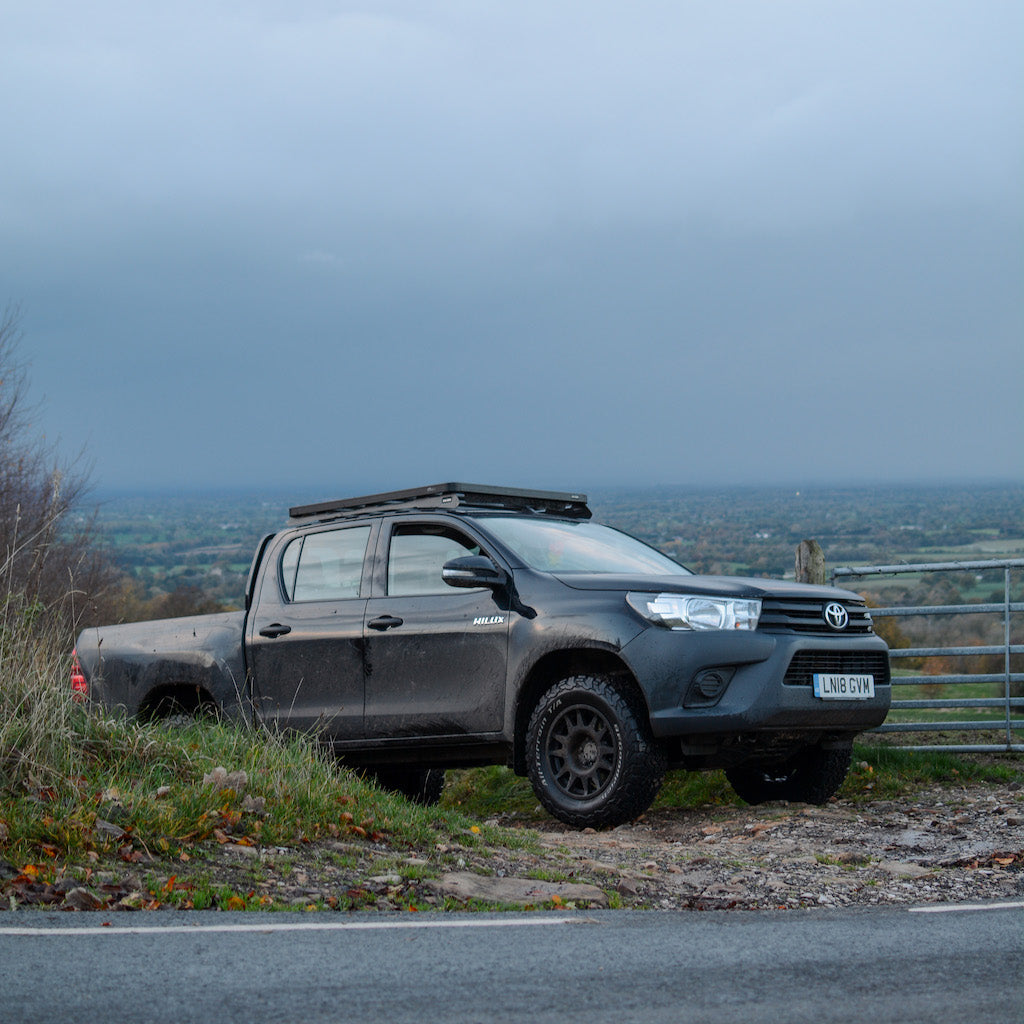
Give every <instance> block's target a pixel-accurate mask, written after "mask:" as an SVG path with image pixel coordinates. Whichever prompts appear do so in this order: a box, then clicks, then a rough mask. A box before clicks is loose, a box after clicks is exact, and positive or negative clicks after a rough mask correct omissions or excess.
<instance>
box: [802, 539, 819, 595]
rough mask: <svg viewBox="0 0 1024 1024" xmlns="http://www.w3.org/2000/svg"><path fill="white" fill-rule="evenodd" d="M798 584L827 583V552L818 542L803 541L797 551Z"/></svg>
mask: <svg viewBox="0 0 1024 1024" xmlns="http://www.w3.org/2000/svg"><path fill="white" fill-rule="evenodd" d="M796 581H797V583H819V584H823V583H824V582H825V552H824V551H822V550H821V545H820V544H819V543H818V542H817V541H816V540H802V541H800V546H799V547H798V548H797V549H796Z"/></svg>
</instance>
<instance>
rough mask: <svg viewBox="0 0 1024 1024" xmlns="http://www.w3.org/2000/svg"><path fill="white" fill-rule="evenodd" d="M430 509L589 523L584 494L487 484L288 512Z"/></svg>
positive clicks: (330, 515) (336, 514) (435, 487)
mask: <svg viewBox="0 0 1024 1024" xmlns="http://www.w3.org/2000/svg"><path fill="white" fill-rule="evenodd" d="M403 508H410V509H417V508H422V509H430V508H445V509H451V508H481V509H495V510H501V509H505V510H508V511H516V512H534V513H546V514H548V515H558V516H562V517H564V518H568V519H589V518H590V515H591V513H590V509H589V507H588V506H587V496H586V495H585V494H575V493H570V492H567V491H529V490H521V489H519V488H515V487H491V486H488V485H487V484H461V483H447V484H429V485H427V486H426V487H412V488H409V489H408V490H405V491H386V492H385V493H383V494H367V495H363V496H362V497H359V498H340V499H338V500H337V501H321V502H317V503H316V504H314V505H296V506H295V507H294V508H291V509H289V510H288V514H289V515H290V516H291V517H292V519H321V520H325V519H335V518H340V517H344V516H350V515H356V514H361V513H366V512H371V511H382V512H383V511H387V512H391V511H395V510H398V509H403Z"/></svg>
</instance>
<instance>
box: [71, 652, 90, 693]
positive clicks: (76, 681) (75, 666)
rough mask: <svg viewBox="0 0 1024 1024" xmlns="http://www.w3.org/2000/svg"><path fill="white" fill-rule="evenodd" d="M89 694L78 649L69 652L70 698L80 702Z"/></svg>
mask: <svg viewBox="0 0 1024 1024" xmlns="http://www.w3.org/2000/svg"><path fill="white" fill-rule="evenodd" d="M88 695H89V683H88V682H87V680H86V678H85V673H84V672H83V671H82V664H81V662H80V661H79V660H78V651H72V652H71V699H72V700H73V701H76V702H77V703H79V704H81V703H82V702H83V701H84V700H85V698H86V697H87V696H88Z"/></svg>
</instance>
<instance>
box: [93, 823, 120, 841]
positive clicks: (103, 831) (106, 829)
mask: <svg viewBox="0 0 1024 1024" xmlns="http://www.w3.org/2000/svg"><path fill="white" fill-rule="evenodd" d="M92 829H93V831H94V832H95V833H96V834H97V835H101V836H112V837H113V838H114V839H123V838H124V837H125V836H126V835H128V833H127V832H125V830H124V829H123V828H121V826H120V825H115V824H114V823H113V822H112V821H106V820H105V819H103V818H97V819H96V821H95V823H94V824H93V827H92Z"/></svg>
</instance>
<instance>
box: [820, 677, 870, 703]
mask: <svg viewBox="0 0 1024 1024" xmlns="http://www.w3.org/2000/svg"><path fill="white" fill-rule="evenodd" d="M874 695H875V677H874V676H844V675H835V674H825V673H819V672H815V673H814V696H815V697H820V698H821V699H822V700H869V699H870V698H871V697H874Z"/></svg>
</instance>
